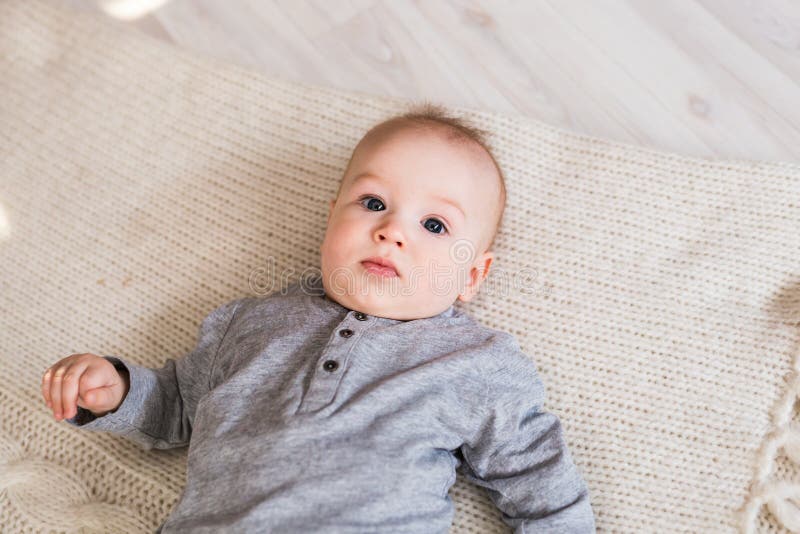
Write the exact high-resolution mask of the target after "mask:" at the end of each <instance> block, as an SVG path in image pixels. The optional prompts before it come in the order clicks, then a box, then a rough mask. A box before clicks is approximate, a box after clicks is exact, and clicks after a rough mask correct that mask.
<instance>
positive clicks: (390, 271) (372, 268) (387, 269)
mask: <svg viewBox="0 0 800 534" xmlns="http://www.w3.org/2000/svg"><path fill="white" fill-rule="evenodd" d="M372 260H378V261H380V259H379V258H370V259H368V260H364V261H362V262H361V265H363V266H364V269H366V270H367V272H368V273H372V274H375V275H378V276H384V277H387V278H393V277H399V276H400V275H399V274H397V270H396V269H395V268H394V267H392V266H391V265H382V264H381V263H378V261H372Z"/></svg>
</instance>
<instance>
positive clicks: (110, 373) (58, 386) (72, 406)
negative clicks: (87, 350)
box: [42, 354, 130, 420]
mask: <svg viewBox="0 0 800 534" xmlns="http://www.w3.org/2000/svg"><path fill="white" fill-rule="evenodd" d="M123 375H124V376H123ZM129 385H130V384H129V377H128V376H127V373H123V374H120V373H118V372H117V369H116V368H115V367H114V364H112V363H111V362H110V361H108V360H106V359H105V358H103V357H102V356H96V355H94V354H73V355H72V356H67V357H66V358H63V359H61V360H59V361H58V362H56V363H55V364H53V365H52V366H50V368H49V369H47V371H45V373H44V376H43V377H42V395H43V396H44V400H45V403H46V404H47V406H48V408H51V409H52V410H53V415H54V416H55V418H56V419H57V420H61V419H69V418H71V417H75V415H76V414H77V413H78V406H80V407H82V408H86V409H87V410H90V411H91V412H92V413H93V414H94V415H96V416H98V417H100V416H103V415H105V414H107V413H108V412H110V411H113V410H116V409H117V408H118V407H119V405H120V404H122V401H123V400H124V399H125V396H126V395H127V394H128V387H129Z"/></svg>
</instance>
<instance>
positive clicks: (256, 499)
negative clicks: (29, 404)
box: [42, 106, 595, 533]
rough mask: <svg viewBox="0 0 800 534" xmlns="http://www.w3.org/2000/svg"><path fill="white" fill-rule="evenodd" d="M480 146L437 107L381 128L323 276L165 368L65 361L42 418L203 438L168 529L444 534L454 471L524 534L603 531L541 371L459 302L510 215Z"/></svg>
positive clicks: (277, 296)
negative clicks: (547, 405)
mask: <svg viewBox="0 0 800 534" xmlns="http://www.w3.org/2000/svg"><path fill="white" fill-rule="evenodd" d="M482 136H483V132H481V131H480V130H476V129H474V128H472V127H470V126H469V125H468V124H467V123H465V122H464V121H462V120H461V119H458V118H454V117H450V116H448V115H447V114H446V113H445V112H444V111H443V110H442V109H441V108H437V107H434V106H424V107H422V108H419V109H417V110H414V111H412V112H410V113H408V114H405V115H402V116H398V117H394V118H392V119H390V120H387V121H385V122H382V123H380V124H379V125H377V126H375V127H374V128H372V129H371V130H370V131H369V132H367V134H366V135H365V136H364V137H363V139H361V141H360V142H359V143H358V145H357V146H356V148H355V150H354V151H353V154H352V156H351V158H350V161H349V163H348V165H347V168H346V170H345V172H344V176H343V178H342V180H341V183H340V186H339V191H338V192H337V194H336V198H335V199H333V200H332V201H331V203H330V213H329V215H328V222H327V231H326V233H325V237H324V239H323V241H322V244H321V247H320V252H321V276H316V277H308V278H305V279H301V280H300V281H298V282H295V283H293V284H291V285H290V286H289V287H288V288H284V289H283V290H281V291H275V292H273V293H272V294H270V295H268V296H265V297H244V298H240V299H238V300H235V301H232V302H229V303H227V304H224V305H222V306H220V307H218V308H217V309H215V310H213V311H212V312H211V313H210V314H209V315H208V316H207V317H206V318H205V319H204V320H203V322H202V325H201V326H200V331H199V339H198V343H197V346H196V348H195V349H194V350H192V351H191V352H190V353H189V354H187V355H186V356H184V357H183V358H180V359H177V360H173V359H167V361H166V363H165V365H164V366H163V367H162V368H161V369H150V368H146V367H142V366H139V365H136V364H134V363H132V362H130V361H127V360H123V359H121V358H118V357H114V356H96V355H93V354H74V355H72V356H69V357H67V358H64V359H62V360H60V361H59V362H57V363H56V364H54V365H53V366H52V367H50V368H49V369H48V370H47V371H46V372H45V374H44V377H43V380H42V394H43V396H44V399H45V401H46V403H47V406H48V407H50V408H51V409H52V410H53V412H54V415H55V417H56V419H57V420H61V419H64V418H66V419H65V420H66V421H67V422H68V423H70V424H71V425H74V426H76V427H80V428H82V429H85V430H94V431H107V432H114V433H116V434H119V435H122V436H125V437H126V438H128V439H130V440H133V441H134V442H136V443H138V444H140V445H141V446H142V447H144V448H145V449H148V450H149V449H151V448H153V447H155V448H159V449H167V448H171V447H180V446H186V445H188V446H189V451H188V466H187V479H186V487H185V488H184V490H183V493H182V494H181V496H180V499H179V500H178V502H177V504H176V505H175V507H174V509H173V511H172V512H171V514H170V516H169V517H167V518H166V520H165V521H164V522H163V523H162V524H161V525H160V526H159V528H158V532H164V533H167V532H192V533H197V532H219V531H224V532H312V531H313V532H326V533H327V532H347V533H354V532H392V533H396V532H408V533H411V532H415V533H417V532H419V533H423V532H424V533H430V532H447V531H448V530H449V528H450V526H451V521H452V518H453V513H454V507H453V502H452V499H451V498H450V496H449V494H448V490H449V489H450V487H451V486H452V485H453V483H454V482H455V479H456V471H457V469H458V468H460V472H461V473H462V475H463V476H465V477H466V478H467V479H468V480H470V481H472V482H473V483H475V484H478V485H480V486H482V487H484V488H486V489H487V490H488V495H489V497H490V498H491V499H492V501H493V502H494V503H495V505H496V506H497V507H498V508H499V510H500V511H501V512H502V518H503V520H504V521H505V522H506V523H507V524H508V525H509V526H511V527H514V530H515V532H516V533H523V532H548V533H549V532H568V533H584V532H594V531H595V524H594V516H593V514H592V509H591V506H590V501H589V492H588V489H587V486H586V484H585V482H584V481H583V479H582V478H581V476H580V474H579V472H578V470H577V468H576V466H575V465H574V463H573V460H572V458H571V455H570V452H569V450H568V448H567V446H566V443H565V441H564V437H563V433H562V428H561V424H560V421H559V419H558V418H557V417H556V416H555V415H553V414H550V413H548V412H546V411H544V410H543V403H544V400H545V389H544V386H543V385H542V382H541V380H540V378H539V376H538V374H537V369H536V366H535V364H534V363H533V362H532V360H531V359H530V358H529V357H528V356H526V355H525V353H523V352H522V351H521V349H520V348H519V346H518V344H517V342H516V340H515V339H514V337H513V336H512V335H510V334H508V333H505V332H503V331H500V330H494V329H490V328H488V327H486V326H483V325H481V324H479V323H478V322H477V321H475V320H474V319H472V318H471V317H470V316H469V315H467V314H465V313H463V312H462V311H459V310H457V309H456V308H455V307H454V303H455V301H456V300H461V301H468V300H470V299H471V298H472V297H474V296H475V294H476V293H477V291H478V289H479V287H480V286H481V283H482V282H483V281H484V280H485V279H486V277H487V275H488V272H489V268H490V265H491V263H492V261H493V258H494V255H493V253H492V252H491V251H490V249H491V247H492V244H493V240H494V235H495V233H496V231H497V228H498V226H499V224H500V221H501V219H502V214H503V210H504V206H505V186H504V183H503V176H502V173H501V172H500V169H499V167H498V165H497V163H496V162H495V159H494V158H493V157H492V155H491V152H490V151H489V149H488V148H487V146H486V143H485V141H484V140H483V137H482Z"/></svg>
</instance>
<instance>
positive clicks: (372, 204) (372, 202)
mask: <svg viewBox="0 0 800 534" xmlns="http://www.w3.org/2000/svg"><path fill="white" fill-rule="evenodd" d="M365 200H366V201H367V202H366V204H364V201H365ZM361 205H362V206H364V207H365V208H367V209H368V210H370V211H380V210H382V209H383V208H382V206H383V202H381V201H380V200H379V199H377V198H375V197H364V198H362V199H361Z"/></svg>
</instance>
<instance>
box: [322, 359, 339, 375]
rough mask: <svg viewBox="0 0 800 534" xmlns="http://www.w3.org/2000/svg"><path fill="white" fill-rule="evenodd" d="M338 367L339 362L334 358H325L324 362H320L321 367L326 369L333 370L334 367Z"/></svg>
mask: <svg viewBox="0 0 800 534" xmlns="http://www.w3.org/2000/svg"><path fill="white" fill-rule="evenodd" d="M337 367H339V362H337V361H336V360H327V361H326V362H325V363H323V364H322V368H323V369H325V370H326V371H331V372H333V371H335V370H336V368H337Z"/></svg>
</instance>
